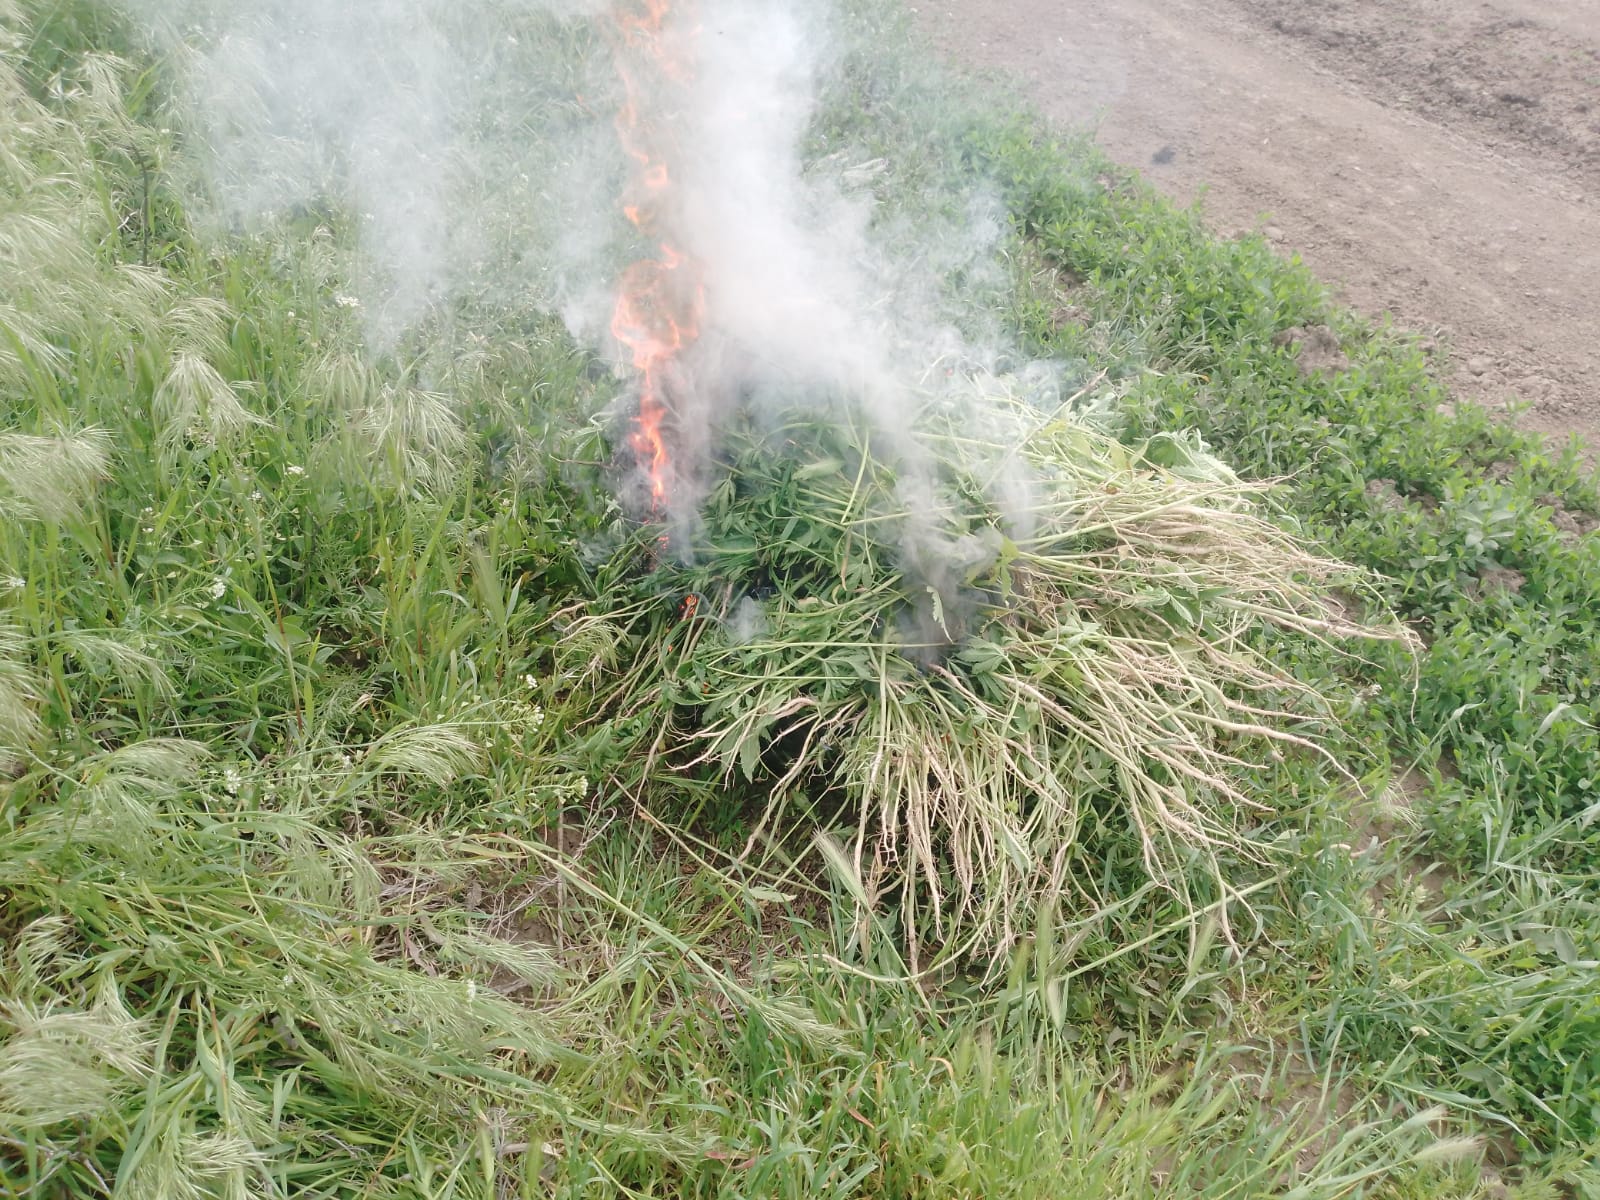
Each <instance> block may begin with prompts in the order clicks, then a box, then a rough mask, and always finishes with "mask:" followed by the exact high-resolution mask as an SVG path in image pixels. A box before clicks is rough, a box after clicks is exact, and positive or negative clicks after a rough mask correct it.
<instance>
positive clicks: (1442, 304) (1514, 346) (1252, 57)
mask: <svg viewBox="0 0 1600 1200" xmlns="http://www.w3.org/2000/svg"><path fill="white" fill-rule="evenodd" d="M910 2H911V3H912V4H913V6H914V7H913V11H916V12H917V13H918V18H919V20H920V22H921V23H922V25H923V26H924V28H925V29H926V30H927V32H928V33H930V34H931V35H932V37H933V38H934V40H935V42H936V43H937V44H938V45H939V46H940V47H941V48H942V49H943V50H944V51H945V52H946V53H947V54H948V55H949V56H950V57H951V58H952V59H954V60H955V61H957V62H958V63H961V64H964V65H966V66H968V67H970V68H976V69H979V70H997V71H1001V72H1003V73H1006V74H1008V75H1010V76H1011V77H1012V78H1013V80H1014V81H1016V82H1018V83H1020V84H1021V85H1022V87H1023V88H1024V89H1025V90H1026V91H1028V92H1029V93H1030V94H1031V95H1032V97H1033V99H1034V100H1035V102H1036V103H1037V104H1038V105H1039V106H1040V107H1042V108H1043V109H1044V110H1045V111H1046V112H1047V113H1048V114H1050V115H1051V116H1052V117H1054V118H1056V119H1057V120H1059V121H1061V122H1064V123H1068V124H1075V125H1089V126H1092V127H1093V128H1095V129H1096V130H1097V136H1098V137H1099V140H1100V142H1101V144H1102V145H1104V146H1105V148H1106V149H1107V150H1108V151H1109V152H1110V153H1111V155H1112V156H1113V157H1115V158H1118V159H1120V160H1122V161H1124V162H1128V163H1131V164H1134V165H1137V166H1139V167H1141V168H1143V169H1144V171H1145V172H1146V174H1147V175H1148V176H1149V178H1150V179H1152V180H1153V181H1154V182H1155V183H1156V184H1157V185H1158V186H1159V187H1161V188H1162V189H1164V190H1165V191H1167V192H1168V193H1170V194H1171V195H1173V196H1174V197H1176V198H1178V199H1180V200H1183V201H1189V200H1192V199H1194V198H1196V197H1197V196H1201V195H1202V192H1203V196H1204V207H1205V211H1206V213H1207V214H1208V218H1209V220H1210V221H1211V223H1212V225H1213V226H1214V227H1215V228H1216V229H1217V230H1218V231H1219V232H1221V233H1223V234H1228V235H1231V234H1236V233H1239V232H1242V231H1245V230H1249V229H1261V230H1263V231H1264V232H1265V234H1266V236H1267V237H1268V238H1269V239H1270V240H1271V241H1273V242H1274V243H1276V244H1277V245H1278V246H1279V247H1280V248H1281V250H1282V251H1283V252H1284V253H1286V254H1288V253H1298V254H1299V255H1300V256H1301V257H1302V258H1304V260H1305V261H1306V262H1307V263H1308V264H1309V265H1310V266H1311V268H1312V269H1313V270H1315V271H1316V272H1317V274H1318V275H1320V276H1321V277H1322V278H1323V279H1324V280H1326V281H1328V282H1329V283H1330V284H1331V285H1332V286H1333V287H1334V288H1335V291H1336V293H1337V294H1338V295H1340V297H1341V298H1342V299H1344V300H1345V301H1347V302H1348V303H1350V304H1351V305H1352V306H1354V307H1355V308H1357V309H1360V310H1362V311H1365V312H1367V313H1370V314H1373V315H1375V316H1376V315H1381V314H1390V315H1392V316H1393V318H1394V320H1395V322H1396V323H1397V324H1399V325H1401V326H1404V327H1407V328H1410V329H1415V330H1419V331H1421V332H1423V333H1424V334H1426V335H1427V336H1429V337H1430V338H1433V339H1434V340H1435V341H1436V343H1437V344H1438V346H1439V347H1440V357H1439V362H1440V370H1441V373H1442V375H1443V377H1444V378H1445V379H1446V380H1447V381H1449V382H1450V383H1451V384H1452V386H1453V387H1454V388H1455V389H1456V391H1457V393H1458V394H1460V395H1465V396H1469V397H1471V398H1473V399H1477V400H1480V401H1483V402H1485V403H1488V404H1491V405H1501V404H1505V403H1514V402H1517V401H1521V402H1523V403H1525V404H1527V405H1529V406H1530V407H1529V408H1528V410H1527V411H1526V412H1525V413H1524V414H1523V415H1522V416H1521V417H1519V418H1518V419H1519V421H1520V422H1521V423H1522V424H1523V425H1524V426H1526V427H1528V428H1531V429H1536V430H1538V431H1540V432H1543V433H1546V434H1549V435H1553V436H1555V437H1558V438H1562V439H1564V438H1565V437H1566V436H1567V435H1568V434H1572V433H1576V434H1579V435H1581V436H1582V437H1583V438H1584V439H1585V440H1586V441H1588V442H1590V443H1591V446H1590V450H1591V454H1590V455H1589V458H1590V461H1591V462H1593V461H1594V459H1593V453H1592V452H1593V450H1594V448H1595V445H1596V444H1600V0H910Z"/></svg>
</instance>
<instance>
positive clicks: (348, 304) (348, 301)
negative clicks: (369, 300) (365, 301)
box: [333, 296, 361, 308]
mask: <svg viewBox="0 0 1600 1200" xmlns="http://www.w3.org/2000/svg"><path fill="white" fill-rule="evenodd" d="M333 302H334V303H335V304H337V305H338V306H339V307H340V308H360V307H361V301H359V300H357V299H356V298H355V297H354V296H335V297H334V298H333Z"/></svg>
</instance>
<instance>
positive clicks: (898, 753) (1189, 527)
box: [566, 389, 1399, 947]
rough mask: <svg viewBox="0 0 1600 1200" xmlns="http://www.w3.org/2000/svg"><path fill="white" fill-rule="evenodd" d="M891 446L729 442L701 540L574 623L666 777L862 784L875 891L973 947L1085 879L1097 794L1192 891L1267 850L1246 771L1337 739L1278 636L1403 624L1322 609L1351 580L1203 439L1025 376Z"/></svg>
mask: <svg viewBox="0 0 1600 1200" xmlns="http://www.w3.org/2000/svg"><path fill="white" fill-rule="evenodd" d="M884 440H885V439H884V438H883V436H882V435H881V434H875V433H874V432H873V431H872V430H871V429H870V428H869V427H868V426H867V425H866V424H865V423H864V422H863V421H862V420H860V419H857V418H854V417H852V416H851V415H850V414H849V413H848V412H844V411H837V410H836V411H828V412H826V413H818V412H815V411H810V412H808V411H805V410H800V409H795V410H789V411H786V412H785V413H783V414H782V416H780V417H778V418H776V419H773V420H771V421H770V422H768V421H764V420H756V419H749V420H746V421H743V422H741V423H739V424H738V425H737V427H736V428H733V429H731V430H729V431H728V434H727V437H726V441H725V445H724V447H723V451H722V461H723V466H724V467H725V474H724V475H723V477H722V479H721V481H720V482H719V483H718V484H717V485H716V486H715V487H713V489H712V490H711V492H710V494H709V496H708V498H707V499H706V502H705V503H704V505H703V506H702V507H701V509H700V511H699V518H700V523H699V525H698V528H697V530H696V532H695V534H694V535H693V540H692V544H686V545H679V546H677V547H676V557H671V558H668V559H664V560H663V561H661V562H659V563H657V564H656V566H655V568H654V570H653V572H651V573H650V574H648V576H647V577H645V578H644V579H642V580H636V581H634V582H633V583H632V584H624V585H622V586H621V587H619V589H618V590H616V591H614V592H611V593H607V594H604V595H601V596H600V597H599V598H598V601H597V603H596V604H595V605H594V607H593V611H592V614H591V615H589V616H587V617H585V618H584V619H582V620H580V621H579V622H577V623H576V625H575V626H574V627H573V628H572V629H570V630H569V631H568V632H567V635H566V636H568V637H570V638H573V639H576V643H575V644H587V641H588V640H590V639H589V638H588V633H589V632H590V627H591V626H597V625H598V626H604V625H610V624H618V625H624V626H626V627H627V628H628V629H629V631H630V632H631V634H632V640H631V642H630V644H629V645H630V651H629V656H628V658H627V660H626V662H625V664H624V666H623V667H621V668H620V669H619V670H618V671H617V672H616V673H615V674H613V675H610V676H607V677H605V679H604V681H603V682H601V683H600V684H598V685H597V689H598V691H599V692H600V693H601V695H602V697H603V700H604V704H603V706H602V710H601V711H603V712H605V713H606V714H608V716H609V717H611V718H612V719H613V720H614V721H616V722H617V724H618V726H619V727H625V728H628V729H637V730H638V732H637V738H638V741H639V744H640V748H641V750H642V751H644V752H645V753H646V754H647V755H648V757H649V760H650V762H651V764H652V766H653V767H654V768H655V769H656V770H657V771H658V772H660V773H663V774H666V773H671V772H684V771H694V770H696V769H699V768H709V769H711V770H712V771H714V772H716V773H717V774H719V775H721V776H723V777H726V778H730V779H731V778H733V777H736V776H737V777H743V778H744V779H745V780H747V781H749V782H752V783H757V784H759V785H760V786H761V787H762V788H770V789H771V793H772V799H771V800H770V804H769V811H768V814H767V817H766V818H765V819H766V820H768V821H770V820H771V819H772V817H773V816H774V815H775V813H776V811H777V810H780V809H782V808H784V807H785V806H787V805H790V804H792V803H793V802H794V801H795V799H796V798H797V797H798V796H802V795H803V796H807V797H810V798H811V799H812V800H816V799H818V798H821V797H823V796H825V795H835V796H839V797H842V798H843V800H844V802H845V806H846V812H847V817H846V818H845V819H847V820H848V821H850V822H852V823H853V824H854V826H855V833H854V839H853V843H852V854H853V859H854V866H855V869H856V870H857V872H858V873H859V874H860V876H861V878H862V879H863V880H864V882H865V883H866V886H867V888H868V890H869V892H870V893H871V894H873V895H875V896H879V897H886V896H896V897H898V898H899V900H900V901H901V905H902V910H903V913H904V917H905V920H906V921H907V923H908V924H909V926H910V928H911V930H912V932H913V934H914V935H919V934H920V935H923V936H926V935H930V934H935V933H936V934H937V935H938V936H939V937H940V938H941V939H945V940H946V941H948V940H949V939H950V938H951V937H952V936H953V935H955V934H957V933H959V934H960V935H962V936H961V937H960V938H958V939H957V943H956V944H958V945H960V946H965V947H970V946H973V945H981V946H984V947H993V946H1000V945H1006V944H1008V943H1010V942H1012V941H1014V940H1015V939H1016V938H1017V937H1018V936H1019V934H1020V933H1021V932H1023V931H1024V930H1025V929H1026V928H1027V927H1028V924H1029V923H1030V922H1031V921H1032V919H1033V916H1034V914H1035V913H1037V912H1038V911H1039V906H1040V904H1041V903H1042V902H1043V903H1050V902H1054V901H1055V900H1056V899H1057V898H1059V897H1061V896H1062V895H1063V894H1064V893H1066V892H1067V891H1068V885H1069V878H1068V874H1069V871H1070V870H1071V869H1072V865H1073V853H1074V849H1075V843H1076V841H1077V838H1078V836H1079V830H1080V827H1081V825H1082V824H1083V823H1084V821H1085V816H1086V812H1087V810H1088V809H1090V808H1091V807H1092V806H1096V805H1100V804H1102V803H1103V802H1105V801H1107V800H1111V801H1114V802H1115V803H1116V804H1117V805H1119V806H1120V810H1121V811H1122V812H1123V813H1124V814H1125V816H1126V819H1127V821H1128V822H1129V823H1130V825H1131V827H1132V828H1133V830H1134V831H1135V832H1136V834H1137V836H1138V838H1139V840H1140V842H1141V844H1142V847H1143V854H1144V859H1145V862H1146V864H1147V867H1148V869H1149V871H1150V873H1151V874H1152V876H1154V877H1155V878H1156V879H1158V880H1160V881H1162V882H1163V883H1166V884H1168V885H1170V886H1173V887H1182V880H1183V879H1184V878H1185V876H1186V872H1187V871H1189V870H1191V869H1192V867H1187V866H1185V863H1186V862H1192V860H1194V859H1195V858H1196V857H1198V859H1199V860H1201V861H1203V862H1206V863H1209V864H1211V869H1212V872H1213V873H1217V871H1218V868H1217V865H1216V864H1217V856H1218V854H1219V853H1221V852H1223V851H1228V852H1234V853H1249V852H1250V851H1251V847H1250V837H1249V831H1248V822H1249V819H1250V816H1251V814H1252V813H1253V812H1255V811H1257V810H1258V809H1259V803H1260V802H1259V801H1258V800H1252V799H1250V798H1249V797H1248V796H1247V795H1246V790H1245V787H1244V786H1243V784H1242V782H1241V779H1242V776H1243V775H1244V774H1245V773H1247V772H1249V771H1250V770H1251V769H1252V767H1253V764H1256V763H1258V762H1259V759H1260V757H1261V755H1262V753H1263V751H1264V752H1265V753H1267V754H1270V755H1281V754H1284V753H1310V754H1316V753H1319V750H1318V746H1317V743H1316V741H1315V740H1314V738H1313V736H1312V735H1311V729H1310V725H1309V722H1312V721H1314V719H1315V717H1316V716H1317V714H1318V712H1319V704H1318V702H1317V698H1316V697H1315V696H1314V695H1311V694H1310V693H1309V691H1308V690H1307V689H1306V688H1304V687H1302V686H1300V685H1297V684H1296V683H1295V682H1293V681H1292V680H1291V679H1289V678H1287V677H1286V676H1285V675H1284V674H1283V672H1281V671H1279V670H1277V669H1275V668H1274V667H1273V665H1272V664H1271V662H1270V661H1269V660H1268V659H1267V658H1266V657H1265V656H1264V654H1263V652H1262V648H1261V642H1260V638H1259V635H1260V633H1261V631H1262V630H1264V629H1268V628H1275V629H1280V630H1290V631H1293V632H1295V633H1298V634H1302V635H1306V636H1309V637H1314V638H1320V639H1343V638H1350V637H1359V636H1389V637H1394V636H1399V635H1398V634H1396V633H1394V632H1393V631H1377V630H1374V629H1370V628H1366V627H1362V626H1358V625H1356V624H1354V623H1352V622H1351V621H1350V620H1347V619H1346V618H1344V617H1341V616H1339V615H1336V614H1335V613H1333V612H1331V611H1330V610H1329V608H1328V607H1327V605H1326V604H1325V602H1324V601H1323V600H1322V599H1321V598H1320V596H1321V589H1322V588H1323V587H1325V586H1326V585H1327V584H1328V583H1329V582H1330V581H1331V580H1333V579H1335V578H1338V577H1340V576H1343V575H1347V574H1348V572H1346V571H1345V570H1344V569H1343V568H1342V567H1340V566H1339V564H1337V563H1334V562H1330V561H1328V560H1326V559H1322V558H1319V557H1317V556H1316V555H1314V554H1312V553H1310V552H1309V551H1307V550H1305V549H1303V548H1302V547H1301V545H1300V544H1299V543H1298V542H1297V541H1296V539H1295V537H1294V536H1293V535H1292V534H1291V533H1290V532H1288V531H1286V530H1285V529H1284V528H1283V527H1282V526H1280V525H1278V524H1275V523H1274V522H1273V521H1271V520H1269V519H1268V518H1267V517H1266V516H1264V515H1263V514H1262V512H1261V510H1260V507H1259V505H1258V504H1257V503H1255V498H1256V497H1258V496H1259V494H1260V493H1261V491H1262V489H1261V488H1260V487H1256V486H1252V485H1247V484H1244V483H1241V482H1240V481H1239V480H1238V479H1237V478H1236V477H1235V476H1234V475H1233V474H1232V473H1231V472H1229V471H1228V470H1227V469H1226V468H1225V467H1224V466H1223V465H1222V464H1221V463H1219V462H1218V461H1216V460H1215V459H1213V458H1211V457H1210V456H1209V455H1207V454H1206V453H1205V452H1204V450H1203V449H1202V448H1201V447H1200V445H1199V444H1198V442H1196V441H1194V440H1190V439H1184V438H1179V437H1159V438H1155V439H1152V440H1150V441H1149V442H1147V443H1145V444H1144V445H1142V446H1138V447H1133V448H1129V447H1125V446H1122V445H1120V444H1118V443H1117V442H1116V441H1115V440H1113V439H1111V438H1109V437H1107V436H1105V435H1103V434H1101V433H1097V432H1095V431H1094V430H1092V429H1091V428H1089V427H1088V426H1087V425H1086V424H1084V423H1083V422H1081V421H1079V420H1077V419H1075V418H1074V417H1073V416H1072V415H1071V414H1070V413H1047V412H1041V411H1039V410H1038V409H1037V408H1035V407H1033V406H1032V405H1030V404H1027V403H1025V402H1022V401H1020V400H1015V399H1011V398H1009V397H1008V396H1007V395H1006V394H1005V393H1004V391H1003V389H1001V390H999V391H992V392H991V394H990V395H988V396H986V397H985V398H983V399H982V401H981V402H975V405H971V404H968V403H945V402H938V403H934V402H930V403H929V404H928V406H927V407H926V408H925V410H924V412H923V413H922V415H921V418H920V422H919V428H918V445H919V447H920V451H919V452H918V453H917V455H916V457H914V458H908V457H907V456H906V455H905V454H903V453H899V452H896V453H890V452H888V451H886V450H883V449H880V446H881V443H882V442H883V441H884ZM679 559H681V560H683V561H681V562H680V561H679ZM1219 877H1220V876H1219ZM1223 891H1224V894H1225V893H1226V885H1225V884H1224V885H1223Z"/></svg>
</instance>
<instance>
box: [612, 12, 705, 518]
mask: <svg viewBox="0 0 1600 1200" xmlns="http://www.w3.org/2000/svg"><path fill="white" fill-rule="evenodd" d="M671 11H672V4H671V0H635V2H634V3H631V4H628V3H625V4H624V6H623V7H622V8H619V9H618V11H617V14H616V25H617V30H618V32H619V33H620V34H621V38H622V44H621V45H620V46H618V47H617V53H616V61H617V70H618V73H619V74H620V75H621V77H622V86H623V104H622V108H621V111H619V112H618V114H617V132H618V135H619V136H620V137H621V139H622V148H623V150H624V151H625V152H626V153H627V155H628V157H629V158H630V159H632V160H633V162H634V163H635V164H636V166H635V170H634V177H633V181H632V185H631V187H630V194H629V196H628V197H627V198H625V201H624V203H623V206H622V211H623V214H624V215H625V216H626V217H627V218H628V220H629V221H630V222H631V223H632V224H633V225H634V227H635V228H637V229H638V230H639V231H640V232H641V233H644V234H645V235H647V236H648V237H650V238H652V239H653V240H654V241H656V243H657V251H656V255H655V257H652V258H643V259H640V260H639V261H637V262H635V263H634V264H633V265H631V266H630V267H628V269H627V270H626V271H624V272H623V273H622V278H621V279H620V281H619V282H618V286H617V302H616V308H615V310H614V311H613V313H612V318H611V332H612V335H613V336H614V337H615V338H616V339H617V341H618V343H619V344H620V345H623V346H625V347H627V348H628V350H629V351H630V353H631V355H632V360H633V367H634V370H635V371H637V372H638V373H639V414H638V416H637V417H636V418H635V420H634V423H633V430H632V432H631V433H630V435H629V437H628V444H629V446H630V447H631V448H632V450H633V453H634V456H635V459H636V460H637V461H638V463H639V465H640V467H641V468H643V470H644V471H645V474H646V477H647V479H648V483H649V491H650V511H651V514H652V515H653V516H663V515H665V513H666V509H667V504H668V501H669V500H670V498H671V493H672V482H673V462H672V453H671V449H670V447H669V444H668V440H669V434H668V428H667V425H668V421H669V418H670V417H671V415H672V400H673V394H674V393H675V392H681V388H682V386H683V384H682V377H681V372H680V371H679V370H678V360H679V357H680V356H681V355H682V353H683V351H684V350H685V349H686V348H687V347H688V346H690V345H691V344H693V343H694V342H695V341H696V340H697V339H698V338H699V336H700V318H701V314H702V312H703V310H704V306H705V299H704V290H703V288H702V286H701V284H700V280H699V277H698V272H697V271H696V270H695V267H694V263H693V262H692V260H691V259H690V258H689V256H688V255H686V254H685V253H683V252H682V251H681V250H679V249H678V248H677V247H676V246H674V245H673V244H672V242H671V241H670V240H669V238H668V236H667V235H666V234H665V233H663V232H662V226H663V225H664V224H666V223H667V222H666V221H665V220H664V216H665V213H666V211H667V209H668V206H669V202H670V199H671V192H672V186H673V181H672V170H671V167H670V165H669V163H668V161H667V157H666V154H667V149H668V148H669V147H670V138H669V137H668V136H667V131H666V130H664V129H662V128H660V127H659V126H657V125H654V124H652V123H650V122H648V121H647V120H646V118H645V116H644V114H643V95H644V91H643V89H642V88H641V86H640V83H639V81H638V79H636V78H635V75H634V73H633V61H634V60H635V59H642V60H643V62H644V63H645V64H646V65H647V67H648V69H649V70H650V71H652V72H653V73H654V74H655V75H657V76H659V80H657V81H656V82H657V84H658V89H657V90H659V87H660V86H664V85H665V84H667V83H676V84H682V83H684V82H686V81H687V80H688V79H689V78H690V71H689V70H688V67H687V65H686V64H685V63H683V62H682V61H681V60H680V59H678V58H677V57H676V56H675V55H674V52H673V48H672V46H671V45H670V42H669V39H668V38H667V37H666V36H665V33H666V25H667V18H668V17H669V15H670V14H671Z"/></svg>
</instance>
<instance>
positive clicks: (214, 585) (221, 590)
mask: <svg viewBox="0 0 1600 1200" xmlns="http://www.w3.org/2000/svg"><path fill="white" fill-rule="evenodd" d="M227 590H228V581H227V580H226V579H224V578H222V577H221V576H220V575H219V576H217V578H215V579H213V580H212V581H211V598H212V599H213V600H221V599H222V597H223V595H224V594H225V593H226V592H227Z"/></svg>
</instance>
